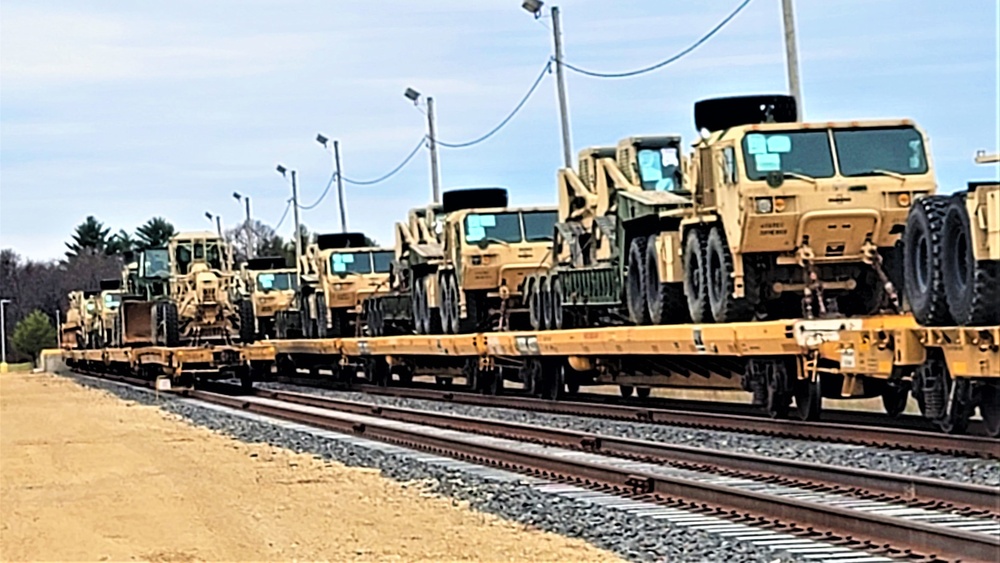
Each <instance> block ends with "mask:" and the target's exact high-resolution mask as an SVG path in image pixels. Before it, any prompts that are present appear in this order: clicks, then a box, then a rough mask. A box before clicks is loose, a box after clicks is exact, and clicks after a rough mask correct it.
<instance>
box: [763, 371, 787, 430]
mask: <svg viewBox="0 0 1000 563" xmlns="http://www.w3.org/2000/svg"><path fill="white" fill-rule="evenodd" d="M768 368H769V369H768V370H767V403H766V408H767V414H768V415H769V416H770V417H771V418H788V409H789V407H790V406H791V404H792V393H790V392H789V387H790V385H789V381H788V380H789V379H790V378H789V376H788V372H787V371H786V369H785V366H784V364H783V363H780V362H773V363H770V364H769V366H768Z"/></svg>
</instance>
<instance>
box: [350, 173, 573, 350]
mask: <svg viewBox="0 0 1000 563" xmlns="http://www.w3.org/2000/svg"><path fill="white" fill-rule="evenodd" d="M556 216H557V212H556V209H555V208H550V207H508V200H507V191H506V190H504V189H501V188H475V189H463V190H451V191H448V192H445V194H444V196H443V198H442V204H441V206H440V208H427V209H425V210H422V212H411V214H410V221H409V222H408V223H401V224H397V228H396V233H397V248H396V255H397V264H398V268H397V274H398V275H394V279H393V281H394V286H393V288H394V289H393V292H392V293H391V294H389V295H386V296H384V297H381V298H379V299H377V300H376V301H375V302H373V304H372V306H371V313H373V314H370V315H369V319H370V321H369V324H370V326H372V327H373V332H374V333H375V334H384V333H386V332H387V331H392V330H398V331H403V332H409V331H415V332H417V333H418V334H433V333H438V332H444V333H450V334H459V333H466V332H471V331H479V330H482V331H491V330H509V329H511V328H517V327H518V325H519V324H523V325H526V324H527V323H526V322H521V320H522V319H523V320H524V321H526V317H527V313H528V309H527V306H526V302H525V301H524V291H525V281H526V280H527V279H529V278H530V277H531V276H533V275H534V274H535V273H537V272H538V271H539V270H541V269H544V268H545V267H546V264H547V262H548V260H549V255H550V254H551V249H552V236H553V228H554V224H555V220H556Z"/></svg>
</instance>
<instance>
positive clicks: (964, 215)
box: [941, 194, 1000, 326]
mask: <svg viewBox="0 0 1000 563" xmlns="http://www.w3.org/2000/svg"><path fill="white" fill-rule="evenodd" d="M941 245H942V246H943V254H942V262H943V266H944V268H943V274H944V275H943V280H942V281H943V282H944V293H945V296H946V297H947V299H948V312H949V314H950V315H951V317H952V319H954V321H955V322H956V323H958V324H959V325H963V326H983V325H993V324H1000V288H998V287H997V283H1000V278H998V276H997V270H998V264H1000V263H998V262H997V261H995V260H980V261H976V257H975V256H974V255H973V253H972V247H973V240H972V233H971V232H970V223H969V211H968V209H967V208H966V207H965V196H964V194H959V195H955V196H953V197H952V198H951V202H950V203H949V204H948V209H947V211H945V215H944V231H943V233H942V237H941Z"/></svg>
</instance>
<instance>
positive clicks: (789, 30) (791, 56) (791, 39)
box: [781, 0, 803, 121]
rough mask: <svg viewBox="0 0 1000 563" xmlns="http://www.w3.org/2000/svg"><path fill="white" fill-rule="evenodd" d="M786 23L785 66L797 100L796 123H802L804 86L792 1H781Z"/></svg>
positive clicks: (789, 87) (790, 86)
mask: <svg viewBox="0 0 1000 563" xmlns="http://www.w3.org/2000/svg"><path fill="white" fill-rule="evenodd" d="M781 14H782V17H783V19H784V23H785V64H786V66H787V67H788V91H789V92H791V94H792V97H793V98H795V111H796V116H795V120H796V121H802V114H803V111H802V86H801V85H800V82H799V50H798V45H797V43H796V41H795V13H794V11H793V9H792V0H781Z"/></svg>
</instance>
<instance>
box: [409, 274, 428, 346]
mask: <svg viewBox="0 0 1000 563" xmlns="http://www.w3.org/2000/svg"><path fill="white" fill-rule="evenodd" d="M426 291H427V286H426V285H425V284H424V279H423V278H414V280H413V291H412V292H411V293H410V295H411V297H410V308H411V314H412V315H413V331H414V332H416V333H417V334H427V332H428V327H429V326H430V323H429V319H428V318H427V313H428V310H427V294H426Z"/></svg>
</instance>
